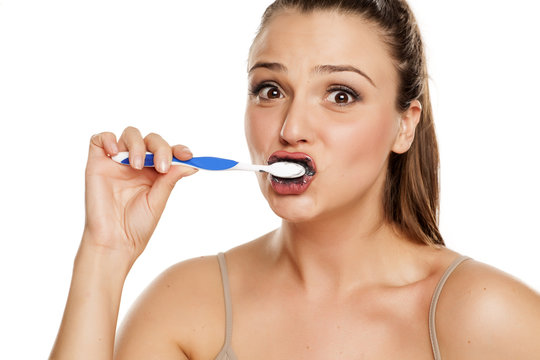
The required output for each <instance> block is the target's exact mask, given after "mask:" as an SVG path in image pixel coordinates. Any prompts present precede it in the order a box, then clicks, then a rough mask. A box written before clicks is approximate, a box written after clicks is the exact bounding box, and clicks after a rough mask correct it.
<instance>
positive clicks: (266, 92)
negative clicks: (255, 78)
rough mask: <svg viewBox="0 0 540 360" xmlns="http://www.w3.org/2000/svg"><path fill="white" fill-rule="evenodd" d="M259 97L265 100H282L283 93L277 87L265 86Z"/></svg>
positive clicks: (259, 92)
mask: <svg viewBox="0 0 540 360" xmlns="http://www.w3.org/2000/svg"><path fill="white" fill-rule="evenodd" d="M257 95H258V96H259V97H260V98H262V99H265V100H273V99H280V98H282V97H283V94H282V93H281V91H280V90H279V88H278V87H277V86H273V85H270V86H265V87H263V88H261V89H260V90H259V91H258V93H257Z"/></svg>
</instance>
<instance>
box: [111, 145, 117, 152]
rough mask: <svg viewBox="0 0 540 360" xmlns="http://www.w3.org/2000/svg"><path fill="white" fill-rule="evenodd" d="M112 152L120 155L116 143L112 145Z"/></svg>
mask: <svg viewBox="0 0 540 360" xmlns="http://www.w3.org/2000/svg"><path fill="white" fill-rule="evenodd" d="M111 150H112V152H113V154H115V155H116V154H118V145H116V143H112V144H111Z"/></svg>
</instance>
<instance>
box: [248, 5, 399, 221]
mask: <svg viewBox="0 0 540 360" xmlns="http://www.w3.org/2000/svg"><path fill="white" fill-rule="evenodd" d="M248 69H249V91H250V95H249V97H248V102H247V109H246V122H245V129H246V137H247V141H248V145H249V149H250V153H251V157H252V160H253V162H254V163H258V164H266V163H268V162H269V161H270V162H274V161H278V160H292V161H300V162H303V163H304V164H306V166H308V167H309V168H310V170H314V171H315V174H314V175H313V176H305V177H304V178H301V179H297V180H296V181H293V182H292V183H291V182H287V181H283V180H280V179H276V178H273V177H272V176H270V175H267V174H264V173H260V174H258V175H257V176H258V181H259V185H260V187H261V190H262V192H263V194H264V196H265V197H266V199H267V201H268V202H269V204H270V206H271V208H272V209H273V210H274V212H275V213H276V214H277V215H279V216H280V217H282V218H284V219H286V220H289V221H293V222H302V221H308V220H315V219H317V218H320V217H324V216H329V215H335V216H340V215H342V214H344V211H345V212H350V211H362V210H361V209H369V211H373V210H375V209H376V210H380V209H381V204H382V201H381V197H382V189H383V185H384V180H385V179H384V178H385V175H386V165H387V159H388V156H389V154H390V152H391V151H392V150H395V149H394V148H395V146H396V139H397V138H398V133H399V131H400V124H401V121H400V117H401V115H402V114H400V113H399V112H398V111H397V110H396V106H395V99H396V95H397V94H396V91H397V84H398V79H397V73H396V70H395V69H394V65H393V63H392V59H391V57H390V56H389V54H388V52H387V50H386V47H385V45H384V43H383V42H382V40H381V39H380V38H379V35H378V33H377V31H376V29H375V27H374V25H371V24H369V23H367V22H365V21H364V20H363V19H362V18H361V17H359V16H356V15H343V14H338V13H336V12H328V11H318V12H317V11H316V12H314V13H311V14H301V13H299V12H296V11H283V12H280V13H279V14H277V15H275V16H274V17H273V18H272V20H271V21H270V22H269V23H268V25H267V26H266V27H265V28H264V30H263V31H262V32H261V34H260V35H259V37H258V38H257V39H256V40H255V42H254V44H253V46H252V49H251V52H250V57H249V63H248ZM308 157H309V158H310V160H307V161H306V159H307V158H308ZM374 206H375V207H376V208H374Z"/></svg>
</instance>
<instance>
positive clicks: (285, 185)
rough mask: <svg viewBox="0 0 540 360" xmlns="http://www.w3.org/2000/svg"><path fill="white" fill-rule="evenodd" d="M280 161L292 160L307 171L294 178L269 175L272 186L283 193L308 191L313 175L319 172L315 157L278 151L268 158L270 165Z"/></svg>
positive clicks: (290, 193)
mask: <svg viewBox="0 0 540 360" xmlns="http://www.w3.org/2000/svg"><path fill="white" fill-rule="evenodd" d="M279 161H286V162H292V163H295V164H299V165H302V166H303V167H304V169H306V173H305V174H304V175H303V176H300V177H297V178H292V179H286V178H280V177H277V176H273V175H269V178H270V182H271V184H272V188H273V189H274V190H275V191H276V192H277V193H279V194H282V195H292V194H301V193H303V192H304V191H306V190H307V188H308V186H309V184H310V183H311V181H312V180H313V176H314V175H315V174H316V173H317V170H316V167H315V162H314V161H313V159H312V158H311V157H310V156H309V155H307V154H305V153H289V152H287V151H276V152H275V153H273V154H272V155H271V156H270V157H269V158H268V165H271V164H273V163H276V162H279Z"/></svg>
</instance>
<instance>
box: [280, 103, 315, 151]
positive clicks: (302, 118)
mask: <svg viewBox="0 0 540 360" xmlns="http://www.w3.org/2000/svg"><path fill="white" fill-rule="evenodd" d="M309 114H310V111H309V105H308V104H307V101H300V100H299V99H293V100H291V102H290V104H289V106H288V108H287V110H286V112H285V114H284V120H283V124H282V126H281V131H280V133H279V138H280V141H281V143H282V144H283V145H292V146H294V145H297V144H301V143H308V142H311V141H312V133H313V129H312V127H311V124H310V115H309Z"/></svg>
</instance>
